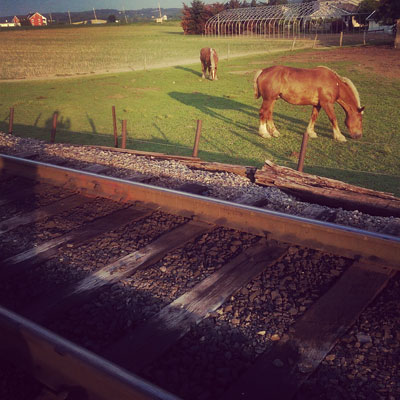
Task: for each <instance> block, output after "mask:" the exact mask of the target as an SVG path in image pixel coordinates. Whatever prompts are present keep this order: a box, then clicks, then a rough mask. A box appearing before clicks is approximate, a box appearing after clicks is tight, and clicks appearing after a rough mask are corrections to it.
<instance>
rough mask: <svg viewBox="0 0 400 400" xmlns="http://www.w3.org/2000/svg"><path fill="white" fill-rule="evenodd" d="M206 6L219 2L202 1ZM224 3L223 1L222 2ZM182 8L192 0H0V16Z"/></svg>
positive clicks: (213, 0)
mask: <svg viewBox="0 0 400 400" xmlns="http://www.w3.org/2000/svg"><path fill="white" fill-rule="evenodd" d="M202 1H203V3H205V4H211V3H215V2H216V1H217V0H202ZM221 2H223V1H221ZM158 3H160V6H161V8H182V4H183V3H185V4H187V5H190V4H191V0H186V1H183V0H0V16H3V17H5V16H9V15H25V14H28V13H31V12H34V11H37V12H39V13H49V12H53V13H54V12H66V11H71V12H73V11H87V10H92V9H93V8H95V9H101V8H111V9H116V10H122V9H123V8H125V10H138V9H141V8H157V7H158Z"/></svg>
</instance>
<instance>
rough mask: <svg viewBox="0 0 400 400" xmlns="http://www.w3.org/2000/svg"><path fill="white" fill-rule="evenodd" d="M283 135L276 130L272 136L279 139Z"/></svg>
mask: <svg viewBox="0 0 400 400" xmlns="http://www.w3.org/2000/svg"><path fill="white" fill-rule="evenodd" d="M280 135H281V134H280V132H279V131H277V130H275V131H274V132H273V134H272V136H273V137H279V136H280Z"/></svg>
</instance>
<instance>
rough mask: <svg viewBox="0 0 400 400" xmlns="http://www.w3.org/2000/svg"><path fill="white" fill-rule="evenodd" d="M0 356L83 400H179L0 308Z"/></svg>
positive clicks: (60, 390)
mask: <svg viewBox="0 0 400 400" xmlns="http://www.w3.org/2000/svg"><path fill="white" fill-rule="evenodd" d="M0 354H1V355H2V357H5V358H6V359H9V360H10V361H11V362H14V363H15V362H18V365H23V366H24V368H25V370H27V372H28V373H30V374H31V375H33V376H34V377H35V378H36V379H37V380H38V381H40V382H42V383H44V384H45V385H46V386H47V387H49V388H51V389H52V390H54V391H55V392H56V393H60V392H67V393H69V394H70V395H77V396H78V398H80V399H87V400H110V399H116V400H117V399H118V400H179V398H178V397H176V396H174V395H172V394H169V393H168V392H166V391H164V390H162V389H160V388H158V387H157V386H155V385H153V384H151V383H148V382H147V381H145V380H144V379H142V378H139V377H138V376H136V375H134V374H132V373H129V372H127V371H125V370H124V369H122V368H120V367H118V366H117V365H115V364H113V363H111V362H109V361H107V360H105V359H104V358H101V357H99V356H97V355H96V354H94V353H91V352H90V351H88V350H86V349H84V348H83V347H80V346H77V345H75V344H74V343H72V342H70V341H68V340H66V339H63V338H62V337H60V336H58V335H56V334H54V333H52V332H50V331H48V330H47V329H45V328H42V327H41V326H39V325H37V324H35V323H33V322H31V321H29V320H27V319H25V318H23V317H21V316H19V315H17V314H15V313H13V312H11V311H9V310H7V309H5V308H3V307H0Z"/></svg>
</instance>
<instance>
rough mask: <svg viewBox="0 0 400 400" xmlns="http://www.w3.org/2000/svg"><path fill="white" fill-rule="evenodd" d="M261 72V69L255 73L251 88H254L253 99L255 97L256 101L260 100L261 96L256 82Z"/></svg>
mask: <svg viewBox="0 0 400 400" xmlns="http://www.w3.org/2000/svg"><path fill="white" fill-rule="evenodd" d="M262 72H263V70H262V69H259V70H258V71H257V72H256V74H255V75H254V81H253V86H254V97H255V98H256V99H258V98H260V96H261V93H260V91H259V89H258V82H257V80H258V77H259V76H260V75H261V73H262Z"/></svg>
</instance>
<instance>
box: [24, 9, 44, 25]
mask: <svg viewBox="0 0 400 400" xmlns="http://www.w3.org/2000/svg"><path fill="white" fill-rule="evenodd" d="M28 19H29V21H31V25H32V26H43V25H47V18H46V17H44V16H43V15H42V14H39V13H38V12H35V13H34V14H29V15H28Z"/></svg>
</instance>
